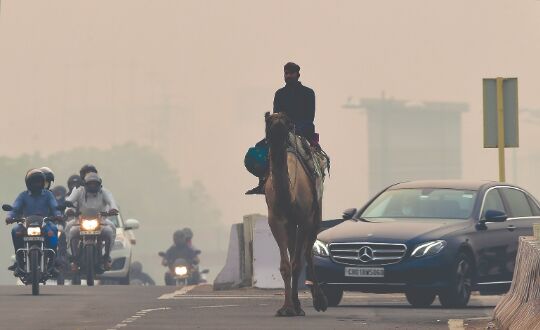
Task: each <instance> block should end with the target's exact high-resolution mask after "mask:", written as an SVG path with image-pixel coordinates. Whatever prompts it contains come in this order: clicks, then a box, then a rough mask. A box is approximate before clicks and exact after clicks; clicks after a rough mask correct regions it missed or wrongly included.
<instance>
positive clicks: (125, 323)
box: [108, 307, 171, 330]
mask: <svg viewBox="0 0 540 330" xmlns="http://www.w3.org/2000/svg"><path fill="white" fill-rule="evenodd" d="M169 309H171V308H170V307H159V308H150V309H143V310H140V311H138V312H137V313H135V315H133V316H130V317H128V318H127V319H125V320H123V321H122V322H120V323H118V324H117V325H115V326H114V328H111V329H108V330H117V329H120V328H123V327H127V326H128V324H130V323H133V322H135V321H137V320H139V319H140V318H141V317H143V316H146V315H148V313H150V312H155V311H165V310H169Z"/></svg>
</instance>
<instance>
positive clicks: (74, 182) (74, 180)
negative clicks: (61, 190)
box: [66, 174, 82, 196]
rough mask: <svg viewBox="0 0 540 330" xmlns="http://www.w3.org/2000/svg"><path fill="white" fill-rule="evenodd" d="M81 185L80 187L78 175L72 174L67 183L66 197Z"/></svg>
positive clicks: (80, 182) (80, 181) (80, 180)
mask: <svg viewBox="0 0 540 330" xmlns="http://www.w3.org/2000/svg"><path fill="white" fill-rule="evenodd" d="M81 185H82V179H81V177H80V176H79V175H78V174H73V175H72V176H70V177H69V178H68V181H67V187H68V192H67V194H66V196H69V195H71V193H72V192H73V189H77V188H79V187H80V186H81Z"/></svg>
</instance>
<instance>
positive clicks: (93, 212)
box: [81, 208, 100, 219]
mask: <svg viewBox="0 0 540 330" xmlns="http://www.w3.org/2000/svg"><path fill="white" fill-rule="evenodd" d="M81 217H82V218H83V219H97V218H99V217H100V211H99V210H98V209H94V208H83V209H81Z"/></svg>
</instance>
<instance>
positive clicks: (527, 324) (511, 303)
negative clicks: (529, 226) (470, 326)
mask: <svg viewBox="0 0 540 330" xmlns="http://www.w3.org/2000/svg"><path fill="white" fill-rule="evenodd" d="M493 317H494V320H495V322H496V324H497V326H498V327H499V328H501V329H527V330H533V329H540V241H538V240H537V239H536V238H535V237H520V239H519V250H518V255H517V258H516V266H515V269H514V278H513V280H512V286H511V287H510V291H508V293H507V294H506V295H505V296H504V297H503V298H502V299H501V301H500V302H499V303H498V304H497V307H495V311H494V315H493Z"/></svg>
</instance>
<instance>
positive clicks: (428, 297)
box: [405, 290, 437, 307]
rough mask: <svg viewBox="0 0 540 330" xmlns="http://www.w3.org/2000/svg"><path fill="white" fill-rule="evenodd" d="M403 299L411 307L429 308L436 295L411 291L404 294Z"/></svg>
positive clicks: (430, 292)
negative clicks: (404, 298) (405, 299)
mask: <svg viewBox="0 0 540 330" xmlns="http://www.w3.org/2000/svg"><path fill="white" fill-rule="evenodd" d="M405 297H407V301H408V302H409V304H411V305H412V306H413V307H429V306H431V304H433V302H434V301H435V298H436V297H437V294H436V293H435V292H433V291H426V290H411V291H408V292H406V293H405Z"/></svg>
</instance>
